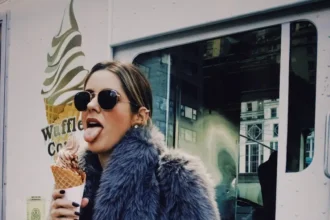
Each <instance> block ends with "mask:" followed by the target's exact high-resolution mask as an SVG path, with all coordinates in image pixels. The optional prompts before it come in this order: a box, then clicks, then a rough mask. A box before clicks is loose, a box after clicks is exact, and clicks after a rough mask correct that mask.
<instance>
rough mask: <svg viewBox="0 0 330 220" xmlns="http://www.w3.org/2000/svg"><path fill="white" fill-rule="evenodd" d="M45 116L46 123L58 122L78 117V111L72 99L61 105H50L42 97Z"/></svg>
mask: <svg viewBox="0 0 330 220" xmlns="http://www.w3.org/2000/svg"><path fill="white" fill-rule="evenodd" d="M44 103H45V109H46V117H47V122H48V124H60V123H61V122H62V120H63V119H66V118H71V117H76V119H77V120H76V121H78V119H79V111H78V110H77V109H76V108H75V106H74V103H73V101H72V102H69V103H65V104H62V105H50V104H48V102H47V99H44Z"/></svg>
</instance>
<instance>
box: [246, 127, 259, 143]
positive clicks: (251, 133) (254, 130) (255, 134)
mask: <svg viewBox="0 0 330 220" xmlns="http://www.w3.org/2000/svg"><path fill="white" fill-rule="evenodd" d="M247 134H248V137H249V138H251V139H252V140H256V141H261V140H262V124H253V125H248V127H247Z"/></svg>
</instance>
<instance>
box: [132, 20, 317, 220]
mask: <svg viewBox="0 0 330 220" xmlns="http://www.w3.org/2000/svg"><path fill="white" fill-rule="evenodd" d="M291 33H292V34H291V48H290V51H291V60H290V61H291V66H290V68H291V69H290V70H291V73H290V89H289V91H290V94H289V102H290V104H289V117H288V126H289V130H290V128H292V129H291V130H290V131H289V133H288V146H287V147H288V160H287V172H292V171H299V170H302V169H304V168H305V167H307V166H308V164H310V162H311V160H312V158H313V150H314V147H313V146H314V145H313V143H314V141H313V140H314V139H313V138H314V136H313V130H314V117H315V113H314V111H315V75H316V29H315V27H314V26H313V25H312V24H311V23H310V22H295V23H292V24H291ZM280 55H281V25H276V26H271V27H266V28H262V29H257V30H252V31H248V32H244V33H238V34H233V35H229V36H220V37H217V38H214V39H208V40H204V41H200V42H195V43H191V44H186V45H181V46H176V47H172V48H167V49H165V50H159V51H153V52H149V53H145V54H141V55H139V56H137V57H136V58H135V59H134V63H135V64H136V65H138V67H140V69H141V70H142V71H143V72H144V73H145V74H146V76H147V77H148V79H149V80H150V82H151V85H152V89H153V95H154V106H153V109H154V110H155V111H154V116H153V117H154V118H153V119H154V123H155V124H156V125H157V126H158V127H159V128H160V130H161V131H162V132H163V133H164V134H165V135H166V138H167V139H166V140H167V143H168V145H169V146H171V147H176V148H180V149H183V150H184V151H187V152H189V153H191V154H194V155H197V156H199V157H200V158H201V159H202V160H203V162H204V163H205V165H206V166H207V168H208V171H209V172H210V173H211V175H212V177H213V179H214V180H215V182H216V196H217V203H218V207H219V210H220V212H221V216H222V218H224V219H241V218H244V217H247V216H249V215H253V216H254V217H255V218H253V219H257V217H258V216H259V217H261V218H260V219H272V217H273V216H274V215H275V201H276V169H277V150H278V149H279V148H282V147H286V146H281V145H280V144H279V138H280V137H279V130H280V128H281V126H287V124H286V122H283V121H281V115H280V114H279V110H278V109H279V101H280V98H279V89H280V65H281V63H280V60H281V57H280ZM299 94H300V97H298V96H299ZM303 98H307V99H308V101H306V102H305V101H302V99H303ZM303 103H305V104H303ZM306 105H308V108H307V107H306ZM305 107H306V108H305ZM289 140H290V141H289Z"/></svg>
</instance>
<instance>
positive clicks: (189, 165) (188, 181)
mask: <svg viewBox="0 0 330 220" xmlns="http://www.w3.org/2000/svg"><path fill="white" fill-rule="evenodd" d="M158 178H159V184H160V188H161V200H160V201H161V203H162V206H163V207H165V210H164V212H165V213H163V216H167V218H168V219H176V220H187V219H189V220H220V216H219V211H218V208H217V205H216V202H215V193H214V188H213V184H212V182H211V181H210V178H209V177H208V175H207V173H206V169H205V168H204V166H203V164H202V163H201V161H200V160H199V159H197V158H195V157H192V156H189V155H184V154H182V153H178V152H176V153H168V154H166V155H164V156H162V158H161V160H160V166H159V170H158Z"/></svg>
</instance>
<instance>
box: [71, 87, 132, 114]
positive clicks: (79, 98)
mask: <svg viewBox="0 0 330 220" xmlns="http://www.w3.org/2000/svg"><path fill="white" fill-rule="evenodd" d="M95 96H96V94H95V93H91V92H89V91H81V92H78V93H77V94H76V95H75V96H74V105H75V107H76V109H77V110H78V111H86V110H87V105H88V103H90V101H91V100H92V99H93V98H94V97H95ZM119 97H120V94H119V93H118V92H117V91H116V90H114V89H104V90H102V91H100V92H99V93H98V94H97V101H98V103H99V105H100V107H101V108H102V109H103V110H111V109H113V108H114V107H115V105H116V104H117V103H118V102H119ZM120 102H123V101H120ZM123 103H129V104H131V105H134V106H137V105H136V104H134V103H131V102H123Z"/></svg>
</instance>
